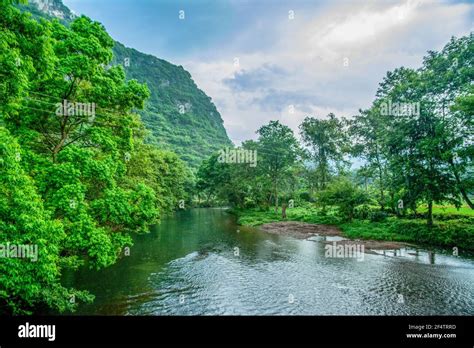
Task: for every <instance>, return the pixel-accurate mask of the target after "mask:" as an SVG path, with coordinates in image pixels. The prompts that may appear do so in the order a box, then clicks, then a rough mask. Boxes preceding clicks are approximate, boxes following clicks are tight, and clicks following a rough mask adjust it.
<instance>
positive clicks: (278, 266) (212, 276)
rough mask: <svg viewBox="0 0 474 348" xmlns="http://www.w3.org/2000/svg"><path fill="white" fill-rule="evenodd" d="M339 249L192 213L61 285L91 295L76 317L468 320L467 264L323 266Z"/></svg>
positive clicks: (443, 260)
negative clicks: (127, 252) (336, 316)
mask: <svg viewBox="0 0 474 348" xmlns="http://www.w3.org/2000/svg"><path fill="white" fill-rule="evenodd" d="M339 240H341V237H318V236H313V237H311V238H310V239H309V240H297V239H293V238H291V237H285V236H277V235H271V234H267V233H263V232H259V231H258V230H256V229H253V228H249V227H242V226H237V225H236V224H235V220H234V218H233V217H232V216H231V215H229V214H227V213H225V212H224V211H222V210H219V209H195V210H191V211H186V212H182V213H179V214H177V215H176V216H175V217H172V218H169V219H165V220H164V221H163V222H162V224H161V225H160V226H155V227H154V228H153V229H152V231H151V233H150V234H147V235H141V236H137V237H136V238H135V245H134V247H133V248H132V249H131V254H130V256H128V257H125V258H123V259H122V260H121V261H120V262H119V263H118V264H116V265H114V266H112V267H110V268H108V269H105V270H102V271H99V272H97V271H91V270H81V271H79V272H76V273H74V274H68V275H67V276H66V280H67V281H68V282H69V283H70V284H71V285H74V286H76V287H78V288H81V289H82V288H85V289H88V290H90V291H91V292H92V293H94V294H95V295H96V301H95V302H94V303H93V304H92V305H86V306H82V307H81V308H80V311H79V314H117V315H125V314H129V315H175V314H178V315H194V314H249V315H252V314H255V315H261V314H277V315H278V314H322V315H326V314H377V315H380V314H394V315H395V314H397V315H405V314H415V315H417V314H426V315H432V314H471V315H472V314H474V300H473V296H472V294H473V293H474V285H473V284H474V263H473V261H472V260H471V259H466V258H462V257H454V256H452V255H447V254H442V253H441V254H439V253H437V254H436V257H435V252H433V251H428V252H427V251H424V250H418V249H415V248H402V249H399V250H388V251H376V253H375V254H365V257H364V260H363V261H362V262H359V261H357V260H356V259H354V258H328V257H325V249H324V246H325V243H324V242H333V241H339ZM236 250H238V253H236ZM400 299H403V301H400Z"/></svg>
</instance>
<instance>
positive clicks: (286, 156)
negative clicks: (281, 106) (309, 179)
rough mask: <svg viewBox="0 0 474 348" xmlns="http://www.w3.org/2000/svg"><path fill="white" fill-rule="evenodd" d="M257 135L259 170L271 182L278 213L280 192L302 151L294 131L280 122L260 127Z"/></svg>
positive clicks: (272, 122) (271, 122)
mask: <svg viewBox="0 0 474 348" xmlns="http://www.w3.org/2000/svg"><path fill="white" fill-rule="evenodd" d="M257 134H258V135H259V137H258V150H257V151H258V162H259V164H258V166H259V170H261V171H263V172H264V173H265V175H266V176H267V177H268V178H269V180H270V181H271V185H272V194H273V200H274V203H275V211H277V209H278V195H279V191H280V189H281V187H282V185H283V184H284V182H285V181H286V180H287V179H288V175H289V170H290V168H291V167H292V166H293V165H294V164H295V163H296V161H297V159H298V156H299V155H300V152H301V151H300V148H299V144H298V141H297V140H296V138H295V136H294V134H293V131H292V130H291V129H290V128H289V127H287V126H285V125H282V124H281V123H280V122H279V121H270V123H269V124H267V125H265V126H262V127H260V128H259V129H258V130H257Z"/></svg>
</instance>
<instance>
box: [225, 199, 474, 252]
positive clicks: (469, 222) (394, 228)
mask: <svg viewBox="0 0 474 348" xmlns="http://www.w3.org/2000/svg"><path fill="white" fill-rule="evenodd" d="M422 209H423V208H422V207H421V208H420V211H422ZM232 213H234V214H235V215H237V217H238V223H239V224H241V225H246V226H259V225H262V224H265V223H268V222H275V221H283V219H282V217H281V210H280V211H278V212H277V213H275V211H274V209H271V210H268V211H262V210H258V209H246V210H232ZM434 217H435V223H434V225H433V227H432V228H429V227H428V226H427V224H426V220H425V219H423V218H410V217H406V218H399V217H396V216H387V217H386V218H384V219H383V220H382V221H371V220H369V219H354V220H352V221H351V222H344V221H342V219H341V218H339V217H338V214H337V211H336V210H335V209H328V210H327V211H326V212H324V211H322V210H321V209H320V208H317V207H315V206H314V205H311V204H306V205H304V206H301V207H295V208H292V209H287V219H286V221H302V222H308V223H314V224H329V225H336V226H338V227H340V228H341V230H342V231H343V233H344V235H345V236H346V237H348V238H352V239H374V240H389V241H399V242H408V243H415V244H420V245H427V246H436V247H442V248H453V247H457V248H459V249H460V250H465V251H471V252H472V251H474V214H473V212H472V210H470V209H468V208H464V209H462V208H461V209H460V210H459V211H458V210H456V209H455V208H454V207H440V206H439V207H436V209H435V214H434Z"/></svg>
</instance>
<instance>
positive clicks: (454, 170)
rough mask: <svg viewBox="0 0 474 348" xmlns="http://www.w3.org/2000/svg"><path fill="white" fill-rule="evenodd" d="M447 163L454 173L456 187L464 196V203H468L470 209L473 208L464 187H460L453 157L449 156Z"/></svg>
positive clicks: (473, 204)
mask: <svg viewBox="0 0 474 348" xmlns="http://www.w3.org/2000/svg"><path fill="white" fill-rule="evenodd" d="M449 164H450V166H451V169H452V171H453V174H454V177H455V179H456V183H457V184H458V188H459V191H461V195H462V197H463V198H464V200H465V201H466V203H467V204H468V205H469V207H470V208H471V209H474V203H473V202H472V201H471V200H470V199H469V196H468V195H467V192H466V190H465V189H464V187H462V183H461V179H460V178H459V173H458V171H457V169H456V165H455V164H454V161H453V158H452V157H451V158H450V159H449Z"/></svg>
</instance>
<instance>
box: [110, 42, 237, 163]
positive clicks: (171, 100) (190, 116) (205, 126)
mask: <svg viewBox="0 0 474 348" xmlns="http://www.w3.org/2000/svg"><path fill="white" fill-rule="evenodd" d="M114 54H115V56H114V64H124V66H125V70H126V72H127V78H132V79H137V80H138V81H140V82H146V83H147V84H148V87H149V88H150V92H151V96H150V99H149V100H148V103H147V105H146V108H145V110H144V111H141V112H140V114H141V116H142V119H143V122H144V123H145V125H146V126H147V128H148V129H149V130H150V131H151V132H152V136H151V137H150V139H149V141H150V142H151V143H155V144H157V145H159V146H160V147H165V148H170V149H172V150H173V151H175V152H176V153H178V154H179V155H180V156H181V158H182V159H183V160H185V161H186V162H188V163H189V164H190V165H191V166H193V167H195V166H196V165H198V164H199V163H200V161H201V160H202V159H204V158H207V157H208V156H209V155H210V154H211V153H212V152H214V151H216V150H217V149H220V148H222V147H224V146H227V145H229V144H230V143H231V142H230V140H229V138H228V137H227V133H226V131H225V128H224V126H223V121H222V118H221V116H220V114H219V112H218V111H217V109H216V107H215V105H214V104H213V103H212V101H211V98H209V97H208V96H207V95H206V94H205V93H204V92H203V91H202V90H200V89H199V88H198V87H197V86H196V84H195V83H194V81H193V80H192V78H191V75H190V74H189V72H187V71H186V70H184V69H183V67H182V66H176V65H173V64H171V63H169V62H167V61H165V60H162V59H158V58H156V57H154V56H152V55H148V54H144V53H141V52H139V51H137V50H135V49H133V48H127V47H125V46H124V45H122V44H121V43H119V42H117V43H116V45H115V47H114Z"/></svg>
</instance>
